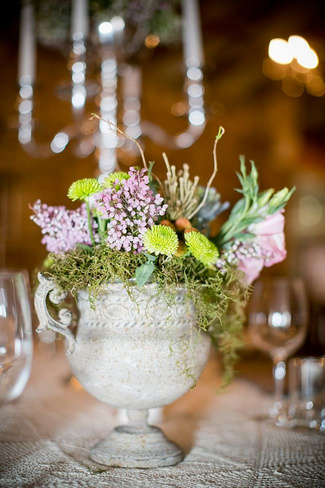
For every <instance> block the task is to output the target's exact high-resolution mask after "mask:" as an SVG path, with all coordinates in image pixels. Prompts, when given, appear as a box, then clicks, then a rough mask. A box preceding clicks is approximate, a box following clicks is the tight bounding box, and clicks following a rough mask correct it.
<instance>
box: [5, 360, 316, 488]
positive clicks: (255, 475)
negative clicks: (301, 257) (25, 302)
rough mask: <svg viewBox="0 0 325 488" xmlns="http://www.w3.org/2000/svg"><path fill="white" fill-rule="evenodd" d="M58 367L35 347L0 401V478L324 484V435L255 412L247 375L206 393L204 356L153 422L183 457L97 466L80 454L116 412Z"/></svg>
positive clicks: (210, 383)
mask: <svg viewBox="0 0 325 488" xmlns="http://www.w3.org/2000/svg"><path fill="white" fill-rule="evenodd" d="M68 375H69V366H68V363H67V361H66V358H65V356H64V354H63V353H62V352H58V353H57V354H56V355H55V356H53V357H51V358H46V357H44V356H41V355H40V354H35V357H34V363H33V371H32V376H31V379H30V381H29V383H28V385H27V387H26V389H25V391H24V393H23V395H22V397H21V398H20V399H19V400H17V401H16V402H14V403H12V404H9V405H4V406H2V407H0V441H1V444H0V465H1V467H0V486H1V487H10V488H13V487H46V488H51V487H53V488H54V487H69V488H74V487H85V488H91V487H95V488H100V487H109V488H138V487H141V488H171V487H173V488H176V487H177V488H203V487H204V488H207V487H221V488H228V487H236V488H240V487H245V488H262V487H263V488H273V487H283V488H284V487H285V488H293V487H294V488H298V487H299V488H300V487H301V488H312V487H313V488H321V487H325V434H321V433H317V432H310V431H301V430H300V431H297V430H288V429H280V428H277V427H275V426H273V425H271V424H269V423H268V422H266V421H265V420H260V419H259V418H258V417H259V416H260V415H261V414H262V413H263V412H266V411H267V409H268V407H269V405H270V403H271V397H270V396H269V395H268V394H265V393H264V392H263V391H262V390H261V389H259V388H258V387H257V386H255V385H254V384H252V383H250V382H248V381H247V380H243V379H236V380H235V381H234V382H233V383H232V384H231V386H230V387H228V388H227V390H226V391H225V392H224V393H222V394H216V388H217V385H218V373H217V365H216V363H215V362H214V361H210V363H209V364H208V367H207V369H206V372H205V373H204V374H203V377H202V378H201V379H200V381H199V384H198V386H197V387H196V388H195V389H194V390H192V391H190V392H189V393H188V394H187V395H185V396H184V397H183V398H182V399H180V400H179V401H177V402H175V403H174V404H173V405H171V406H169V407H167V408H166V409H165V410H164V412H163V418H162V421H161V422H160V426H161V427H162V428H163V430H164V432H165V433H166V434H167V435H168V436H169V437H170V438H171V439H172V440H173V441H175V442H177V443H178V444H179V445H180V446H181V447H182V448H183V449H184V450H185V452H186V453H187V454H186V457H185V459H184V461H183V462H182V463H180V464H179V465H177V466H174V467H169V468H159V469H149V470H145V469H122V468H107V467H105V466H101V465H98V464H96V463H94V462H92V461H90V460H89V459H88V452H89V449H90V448H91V447H92V446H93V445H94V444H95V443H96V442H98V441H99V440H100V439H101V438H103V437H104V436H105V435H106V433H108V432H109V431H110V429H111V428H112V427H114V426H115V425H116V424H117V423H118V419H117V414H116V411H115V410H114V409H112V408H111V407H109V406H107V405H104V404H102V403H101V402H99V401H97V400H95V399H94V398H92V397H91V396H90V395H89V394H88V393H87V392H86V391H84V390H83V389H81V388H77V386H76V385H75V386H74V384H73V383H72V382H68V383H67V382H66V378H67V377H68Z"/></svg>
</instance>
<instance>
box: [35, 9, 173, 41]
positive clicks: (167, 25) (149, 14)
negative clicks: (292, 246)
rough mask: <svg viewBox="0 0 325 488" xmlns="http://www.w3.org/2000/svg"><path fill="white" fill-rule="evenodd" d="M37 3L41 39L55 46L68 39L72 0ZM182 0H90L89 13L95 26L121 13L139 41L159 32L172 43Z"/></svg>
mask: <svg viewBox="0 0 325 488" xmlns="http://www.w3.org/2000/svg"><path fill="white" fill-rule="evenodd" d="M34 3H35V7H36V15H37V30H38V38H39V40H40V41H41V42H42V43H43V44H44V45H47V46H53V47H58V46H60V45H61V44H62V41H64V42H66V41H68V40H69V35H70V24H71V18H70V17H71V0H61V1H60V8H59V9H57V2H56V1H54V0H34ZM179 3H180V2H179V0H148V1H143V0H89V16H90V20H91V22H92V23H93V24H95V26H96V25H98V24H99V23H101V22H104V21H109V20H111V19H112V18H113V17H115V16H120V17H122V18H123V19H124V21H125V22H126V23H127V24H128V25H130V26H131V27H132V28H133V29H135V39H134V41H136V43H137V45H138V43H143V42H144V40H145V38H146V36H148V35H155V36H158V37H159V41H160V42H162V43H163V44H170V43H173V42H175V41H177V40H178V36H179V31H180V26H181V16H180V14H179V12H178V7H179ZM54 12H55V15H53V14H54ZM138 47H139V46H138Z"/></svg>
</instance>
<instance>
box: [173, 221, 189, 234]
mask: <svg viewBox="0 0 325 488" xmlns="http://www.w3.org/2000/svg"><path fill="white" fill-rule="evenodd" d="M175 225H176V229H177V231H178V232H182V231H183V230H185V229H189V228H190V227H191V222H190V221H189V220H188V219H186V218H185V217H180V218H179V219H177V220H175Z"/></svg>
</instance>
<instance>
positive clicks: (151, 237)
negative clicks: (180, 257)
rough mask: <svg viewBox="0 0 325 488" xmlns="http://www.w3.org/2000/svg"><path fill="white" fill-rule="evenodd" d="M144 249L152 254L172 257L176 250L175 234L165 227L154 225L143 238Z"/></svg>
mask: <svg viewBox="0 0 325 488" xmlns="http://www.w3.org/2000/svg"><path fill="white" fill-rule="evenodd" d="M143 245H144V247H145V249H146V250H147V251H148V252H150V253H153V254H156V256H157V255H158V254H164V255H166V256H173V255H174V254H175V253H176V251H177V249H178V237H177V234H176V232H175V231H174V230H173V229H171V228H170V227H167V226H165V225H154V226H153V227H151V229H148V230H147V231H146V233H145V234H144V236H143Z"/></svg>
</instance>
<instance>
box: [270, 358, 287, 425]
mask: <svg viewBox="0 0 325 488" xmlns="http://www.w3.org/2000/svg"><path fill="white" fill-rule="evenodd" d="M285 377H286V363H285V362H284V361H279V360H278V359H274V361H273V379H274V403H273V408H272V409H271V412H270V415H271V416H275V415H278V414H279V413H280V411H281V409H282V406H283V396H284V380H285Z"/></svg>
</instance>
